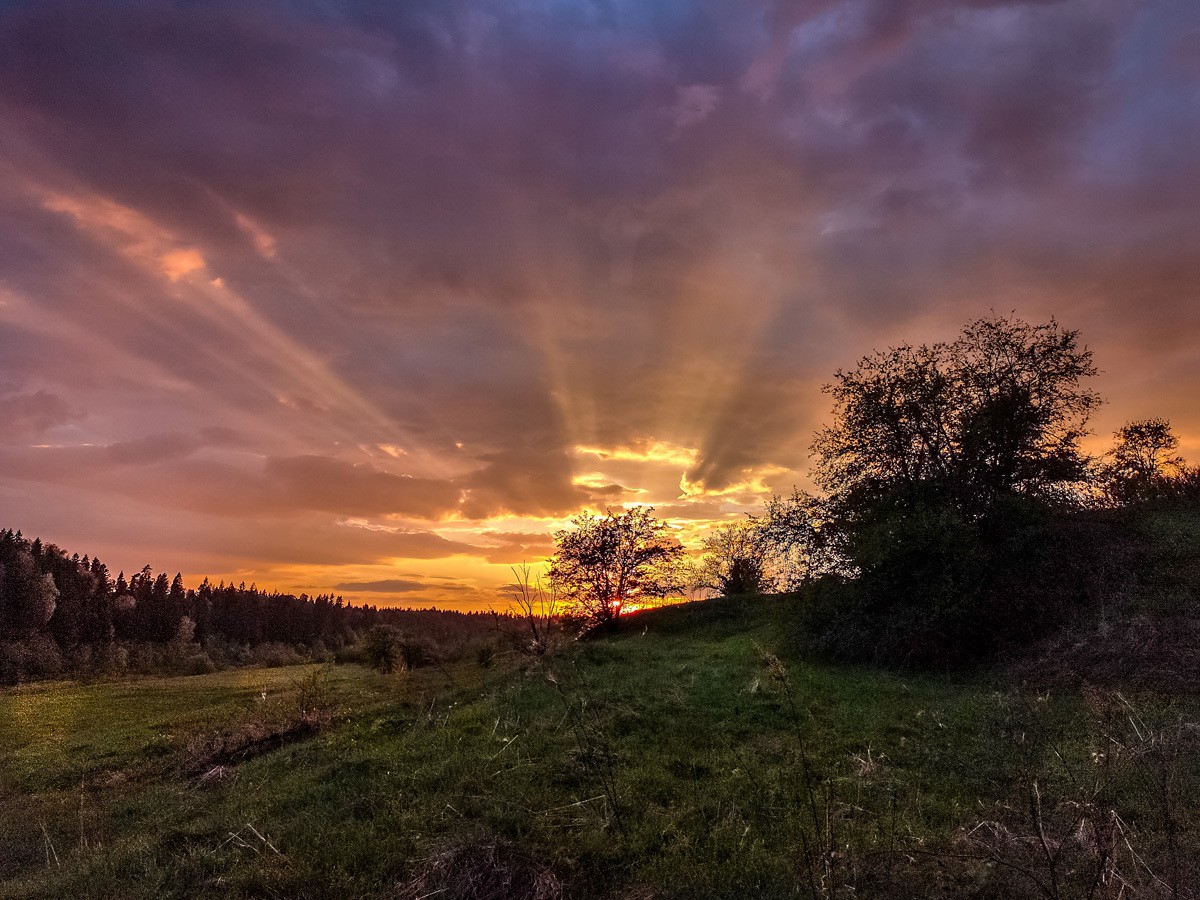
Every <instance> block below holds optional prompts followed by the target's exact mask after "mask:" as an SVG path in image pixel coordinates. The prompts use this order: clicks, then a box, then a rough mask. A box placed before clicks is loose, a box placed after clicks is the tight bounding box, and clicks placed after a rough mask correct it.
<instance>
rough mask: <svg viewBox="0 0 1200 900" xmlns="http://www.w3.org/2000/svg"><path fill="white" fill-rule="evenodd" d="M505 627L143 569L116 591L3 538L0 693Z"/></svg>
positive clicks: (451, 638) (305, 656)
mask: <svg viewBox="0 0 1200 900" xmlns="http://www.w3.org/2000/svg"><path fill="white" fill-rule="evenodd" d="M505 618H507V617H506V616H502V615H498V614H496V613H488V612H477V613H462V612H452V611H448V610H437V609H379V608H377V607H374V606H367V605H363V606H354V605H350V604H347V603H346V602H345V601H344V600H343V599H342V598H341V597H340V596H334V595H332V594H318V595H316V596H309V595H307V594H301V595H300V596H295V595H293V594H282V593H279V592H277V591H272V592H266V591H261V590H259V589H258V588H257V587H255V586H254V585H251V586H250V587H246V585H245V583H242V584H238V585H234V584H225V583H224V582H220V583H219V584H215V585H214V584H213V583H212V582H210V581H209V580H208V579H207V578H206V579H205V580H204V581H202V582H201V583H200V585H199V587H196V588H188V587H186V586H185V585H184V583H183V578H182V577H181V576H180V575H178V574H176V575H175V577H174V578H173V579H172V578H168V576H167V575H166V574H165V573H162V572H160V573H158V574H155V573H154V572H153V571H152V570H151V568H150V566H146V567H144V568H143V569H142V570H141V571H140V572H135V573H134V574H133V575H132V576H131V577H130V578H128V579H126V577H125V574H124V572H121V573H118V575H117V576H116V578H115V579H114V578H113V577H112V575H111V573H110V572H109V569H108V566H106V565H105V564H104V563H103V562H101V561H100V560H99V559H98V558H96V557H88V556H86V555H85V556H83V557H82V558H80V556H79V555H78V554H77V553H76V554H72V555H68V554H67V551H65V550H63V549H61V548H59V547H57V546H55V545H54V544H46V543H43V542H42V541H41V540H40V539H39V538H35V539H33V540H29V539H27V538H25V537H24V536H23V535H22V534H21V532H19V531H15V532H14V531H12V530H4V531H0V683H9V684H12V683H16V682H18V681H21V680H24V679H27V678H52V677H56V676H59V675H62V674H67V673H70V674H95V675H103V674H125V673H140V674H146V673H154V672H162V673H174V674H186V673H200V672H205V671H212V670H213V669H215V668H221V667H224V666H227V665H240V664H260V665H261V664H267V665H270V664H275V665H282V664H288V663H294V662H302V661H305V660H314V661H323V660H330V659H332V658H333V657H334V655H335V654H338V653H342V652H344V651H345V650H346V649H347V648H350V647H353V646H355V645H357V644H359V643H360V641H361V640H362V639H363V637H364V636H365V635H367V634H368V633H369V632H371V631H372V630H373V629H377V628H378V627H380V626H384V627H386V628H388V629H390V630H395V631H396V632H398V633H403V632H409V633H414V634H420V635H421V636H422V637H423V638H424V639H426V640H429V641H432V642H440V643H441V644H443V645H446V644H452V643H456V642H458V641H461V640H462V639H463V638H464V637H465V636H478V635H479V634H481V633H484V632H488V631H494V630H496V628H497V626H498V624H499V620H500V619H505Z"/></svg>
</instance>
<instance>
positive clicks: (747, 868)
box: [0, 599, 1200, 898]
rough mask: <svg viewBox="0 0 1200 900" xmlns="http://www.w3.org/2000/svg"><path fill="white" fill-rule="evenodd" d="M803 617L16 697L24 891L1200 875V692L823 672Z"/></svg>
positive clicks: (347, 892)
mask: <svg viewBox="0 0 1200 900" xmlns="http://www.w3.org/2000/svg"><path fill="white" fill-rule="evenodd" d="M793 602H797V601H794V600H793V601H789V600H786V599H775V600H771V599H757V600H724V601H717V602H709V603H705V604H693V605H688V606H685V607H677V608H671V609H665V610H660V611H656V612H653V613H642V614H638V615H634V616H629V617H627V618H626V620H625V621H624V623H623V630H622V633H620V634H617V635H613V636H610V637H606V638H604V639H601V640H596V641H592V642H589V643H586V644H581V645H575V646H572V647H569V648H567V649H566V650H565V651H563V652H562V653H560V654H559V655H557V656H555V657H553V658H551V659H547V660H541V661H530V660H523V659H515V658H511V657H509V658H501V659H499V660H497V661H496V662H495V664H494V665H493V666H491V667H490V668H486V669H484V668H479V667H478V666H474V665H461V666H459V667H456V668H453V669H449V670H437V669H429V670H421V671H419V672H418V673H414V674H407V675H396V676H383V675H378V674H376V673H373V672H368V671H366V670H362V669H359V668H355V667H337V668H334V669H331V670H316V669H309V670H306V671H303V672H301V670H297V669H291V670H253V671H240V672H231V673H218V674H214V675H205V676H198V677H193V678H181V679H173V680H169V681H132V682H117V683H97V684H91V685H77V684H53V685H34V686H27V687H23V688H19V689H13V690H8V691H4V692H3V693H0V803H2V804H3V805H4V808H5V809H6V810H11V811H12V813H11V814H9V815H6V816H5V817H3V818H2V819H0V879H5V880H3V881H2V882H0V897H40V896H47V897H48V896H66V895H79V896H145V897H151V896H153V897H165V896H200V895H211V894H214V893H220V894H222V895H227V896H396V897H419V896H429V895H433V896H439V897H451V896H462V897H497V898H498V897H506V896H530V897H556V896H566V897H584V898H587V897H731V898H732V897H747V896H758V897H792V896H811V895H816V896H836V895H842V896H849V893H848V892H849V890H850V889H851V888H853V889H854V890H855V891H856V892H857V894H858V895H860V896H888V895H890V896H912V895H914V894H916V895H922V896H937V895H939V894H941V895H945V896H972V895H975V896H997V895H1003V896H1023V895H1028V896H1046V895H1047V892H1048V891H1050V890H1053V891H1057V893H1051V894H1049V895H1050V896H1074V895H1076V894H1079V895H1082V896H1086V895H1087V894H1088V888H1089V886H1090V885H1091V884H1092V883H1095V884H1096V885H1097V886H1098V888H1099V889H1100V891H1099V893H1096V894H1095V896H1105V895H1106V894H1105V891H1107V890H1108V889H1109V888H1110V887H1112V886H1114V885H1117V884H1118V881H1117V880H1116V879H1118V878H1119V879H1124V880H1126V881H1128V882H1129V883H1131V884H1133V885H1135V886H1137V887H1140V888H1142V889H1143V891H1144V893H1145V895H1147V896H1154V895H1155V892H1158V893H1161V894H1162V895H1163V896H1171V893H1170V891H1171V890H1172V889H1173V888H1178V889H1179V890H1180V891H1182V890H1183V889H1184V888H1185V887H1186V886H1187V885H1189V884H1191V885H1194V883H1195V873H1194V872H1193V871H1192V869H1191V868H1190V867H1189V865H1187V864H1186V863H1185V862H1184V860H1187V859H1189V858H1190V857H1189V856H1188V855H1187V850H1188V848H1189V847H1193V848H1194V846H1195V842H1196V837H1197V835H1196V831H1195V823H1194V822H1192V821H1191V820H1189V818H1188V816H1189V815H1194V814H1193V813H1191V812H1190V810H1189V809H1188V808H1187V806H1188V804H1187V802H1186V801H1187V800H1188V799H1189V798H1194V797H1196V796H1200V792H1198V791H1197V787H1198V785H1200V754H1198V753H1197V748H1196V746H1195V730H1194V728H1193V727H1192V725H1191V724H1190V723H1193V722H1195V721H1196V718H1197V716H1196V713H1197V709H1196V705H1195V704H1194V702H1193V701H1187V700H1178V699H1175V700H1172V699H1170V698H1162V697H1153V696H1146V697H1141V698H1136V699H1131V698H1120V697H1118V696H1116V695H1113V696H1107V695H1101V694H1097V693H1087V694H1082V693H1081V694H1075V695H1065V696H1054V697H1037V696H1023V695H1021V694H1019V693H1016V692H1013V691H1010V690H1006V689H1001V688H997V686H995V685H992V684H988V683H986V682H982V681H970V680H967V681H946V680H938V679H931V678H916V677H908V676H898V675H892V674H881V673H877V672H869V671H862V670H852V669H834V668H829V667H823V666H817V665H812V664H808V663H806V662H804V661H802V660H798V659H794V658H790V657H789V655H788V654H787V652H786V650H785V648H786V647H787V646H789V641H788V631H789V624H788V623H789V622H790V621H791V619H792V615H791V610H790V609H789V604H790V603H793ZM298 672H300V674H298ZM1031 798H1036V800H1031ZM1043 837H1044V838H1045V841H1044V842H1043V840H1042V838H1043ZM1043 848H1049V849H1043ZM1126 848H1128V849H1126ZM1135 850H1136V852H1137V854H1138V856H1137V858H1135V857H1133V856H1131V855H1130V854H1131V853H1132V852H1133V851H1135ZM1139 860H1140V862H1139ZM1151 873H1152V874H1151ZM1098 874H1099V875H1103V876H1104V879H1105V880H1104V883H1103V884H1101V883H1100V881H1099V878H1098ZM439 892H440V893H439ZM997 892H998V893H997ZM1113 895H1114V896H1115V894H1113ZM1179 895H1180V896H1186V895H1185V894H1183V893H1180V894H1179Z"/></svg>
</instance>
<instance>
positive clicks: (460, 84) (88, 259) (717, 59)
mask: <svg viewBox="0 0 1200 900" xmlns="http://www.w3.org/2000/svg"><path fill="white" fill-rule="evenodd" d="M992 311H996V312H998V313H1002V314H1009V313H1015V314H1016V315H1017V316H1019V317H1021V318H1024V319H1026V320H1027V321H1032V322H1040V321H1045V320H1047V319H1048V318H1049V317H1051V316H1054V317H1056V318H1057V320H1058V321H1059V322H1060V323H1061V324H1062V325H1063V326H1064V327H1067V328H1071V329H1078V330H1079V331H1080V333H1081V337H1082V340H1083V341H1084V342H1085V343H1086V344H1087V345H1088V346H1089V347H1090V348H1091V349H1092V350H1093V351H1094V353H1095V359H1096V363H1097V365H1098V366H1099V367H1100V368H1101V369H1102V370H1103V371H1102V374H1101V375H1100V376H1098V377H1097V378H1096V379H1094V382H1093V387H1095V388H1096V389H1097V390H1099V391H1100V393H1101V394H1102V395H1103V396H1104V397H1105V398H1106V400H1107V401H1108V402H1107V404H1106V406H1105V407H1104V408H1103V409H1102V410H1101V411H1100V413H1099V414H1098V415H1097V416H1096V417H1095V418H1094V420H1093V426H1094V429H1095V432H1096V436H1095V438H1094V440H1093V442H1092V445H1091V446H1093V447H1094V448H1095V449H1097V450H1102V449H1104V447H1105V446H1107V444H1108V443H1109V440H1110V438H1111V434H1112V431H1113V430H1114V429H1115V428H1116V427H1118V426H1119V425H1120V424H1122V423H1123V422H1125V421H1127V420H1129V419H1135V418H1145V417H1149V416H1161V417H1165V418H1168V419H1170V421H1171V422H1172V424H1173V425H1174V427H1175V429H1176V431H1177V433H1179V435H1180V436H1181V439H1182V446H1181V450H1182V452H1183V454H1184V455H1185V456H1186V457H1188V458H1190V459H1191V460H1193V461H1200V403H1198V401H1200V4H1197V3H1196V2H1195V0H1059V2H1054V0H1048V2H1047V0H1038V2H1033V0H1029V2H1019V0H1018V2H1006V0H957V2H956V0H778V2H771V0H727V2H718V0H696V2H682V0H657V2H656V0H592V2H586V0H512V2H501V0H406V2H403V3H394V2H383V0H375V2H367V0H363V2H331V0H327V2H318V0H310V2H297V3H282V2H270V0H235V2H228V3H225V2H205V3H200V2H183V0H179V2H165V0H139V2H126V0H106V2H104V3H96V2H94V0H64V2H58V0H41V2H19V0H18V2H13V0H0V527H11V528H19V529H21V530H23V531H24V533H25V534H26V535H28V536H33V535H35V534H36V535H41V536H42V537H43V538H44V539H45V540H49V541H52V542H54V543H57V544H59V545H60V546H62V547H64V548H65V549H67V550H68V551H72V552H79V553H81V554H82V553H91V554H97V555H99V556H100V557H101V558H102V559H103V560H104V561H105V562H106V563H108V565H109V566H110V568H112V569H113V571H114V572H115V571H116V570H117V569H125V570H126V571H131V570H135V569H139V568H141V566H142V565H143V564H146V563H149V564H150V565H152V566H153V567H154V569H155V570H156V571H168V572H169V573H173V572H175V571H182V572H183V573H184V575H185V578H186V580H187V581H188V583H189V584H195V583H196V582H198V580H199V579H200V578H201V577H203V576H204V575H209V576H212V577H213V579H214V580H220V579H222V578H223V579H226V580H230V579H232V580H234V581H245V582H246V583H247V584H249V583H251V582H255V583H257V584H258V585H259V586H260V587H267V588H274V589H280V590H289V591H295V592H301V591H305V592H308V593H319V592H328V591H333V592H336V593H340V594H342V595H344V596H345V597H346V598H347V599H348V600H352V601H354V602H368V603H373V604H382V605H402V606H424V605H438V606H442V607H452V608H460V609H486V608H492V607H496V606H497V605H498V604H502V603H503V598H504V587H503V586H504V585H505V584H507V583H509V582H511V581H512V573H511V571H510V566H513V565H516V564H520V563H521V562H523V561H529V562H531V563H536V562H537V561H538V560H540V559H543V558H544V557H545V556H546V555H547V554H548V553H550V552H551V551H552V546H553V545H552V537H551V535H552V533H553V532H554V531H555V530H557V529H560V528H562V527H564V526H565V525H566V523H567V522H568V521H569V520H570V519H571V517H572V516H574V515H576V514H578V513H579V512H580V511H582V510H585V509H590V510H604V509H607V508H612V509H614V510H616V509H620V508H622V507H624V506H627V505H632V504H650V505H653V506H654V507H655V510H656V515H658V516H660V517H662V518H665V519H667V520H669V521H670V522H671V523H672V524H673V526H674V527H676V528H677V529H678V531H677V533H678V534H679V535H680V537H681V538H682V539H683V540H684V541H685V542H687V543H692V542H694V541H695V540H696V539H697V538H698V537H699V536H701V535H702V534H703V532H704V530H705V529H706V528H708V527H711V526H712V525H713V524H714V523H718V522H722V521H732V520H736V519H738V518H740V517H742V516H744V514H745V513H746V512H754V511H756V510H759V509H761V506H762V503H763V501H764V500H765V499H766V498H768V497H769V496H770V495H771V494H772V493H781V492H783V493H787V492H790V491H791V488H792V486H793V485H798V486H801V487H803V486H806V485H807V484H808V483H809V482H808V471H809V467H810V462H811V460H810V458H809V444H810V441H811V438H812V434H813V432H814V430H815V429H816V428H817V427H818V426H819V425H820V424H821V423H822V422H823V421H826V420H827V417H828V414H829V409H830V405H829V397H828V396H827V395H824V394H822V392H821V386H822V385H823V384H824V383H826V382H828V381H829V380H830V379H831V377H832V375H833V373H834V372H835V371H836V370H837V369H838V368H852V367H853V366H854V364H855V362H856V361H857V360H858V359H859V358H860V357H861V356H863V355H864V354H866V353H868V352H870V351H871V350H873V349H876V348H884V347H887V346H891V345H895V344H898V343H901V342H904V341H912V342H926V341H936V340H941V339H947V338H951V337H952V336H953V335H954V334H955V333H957V331H958V330H959V329H960V328H961V327H962V326H963V325H964V324H966V323H967V322H969V321H971V320H973V319H976V318H978V317H981V316H986V315H988V314H990V313H991V312H992Z"/></svg>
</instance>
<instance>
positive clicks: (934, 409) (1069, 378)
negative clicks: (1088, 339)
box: [813, 316, 1100, 518]
mask: <svg viewBox="0 0 1200 900" xmlns="http://www.w3.org/2000/svg"><path fill="white" fill-rule="evenodd" d="M1095 374H1096V368H1095V366H1093V364H1092V353H1091V351H1090V350H1088V349H1087V348H1086V347H1081V346H1080V344H1079V334H1078V332H1076V331H1070V330H1065V329H1063V328H1060V327H1059V325H1058V323H1057V322H1055V321H1054V320H1053V319H1051V320H1050V322H1048V323H1046V324H1044V325H1030V324H1028V323H1026V322H1023V321H1021V320H1020V319H1015V318H1011V319H1010V318H1005V317H1002V316H997V317H993V318H988V319H980V320H978V321H976V322H973V323H972V324H970V325H968V326H967V327H966V328H964V329H963V331H962V333H961V334H960V336H959V337H958V339H957V340H955V341H953V342H951V343H937V344H933V345H924V344H922V345H921V346H919V347H913V346H910V345H903V346H900V347H897V348H893V349H891V350H887V351H884V352H876V353H873V354H871V355H869V356H865V357H863V358H862V359H861V360H860V361H859V364H858V366H857V367H856V368H855V369H853V370H850V371H838V372H837V374H836V375H835V380H834V381H833V383H832V384H829V385H826V387H825V390H826V391H827V392H828V393H829V394H831V395H832V397H833V400H834V417H835V419H834V423H833V424H832V425H830V426H828V427H826V428H824V429H822V430H821V431H820V432H819V433H818V434H817V437H816V440H815V441H814V443H813V450H814V452H815V453H816V456H817V460H818V465H817V470H816V481H817V484H818V485H819V486H820V487H821V488H822V489H824V491H825V493H826V494H827V495H828V496H830V497H832V498H834V499H836V500H837V501H839V502H840V504H841V505H842V507H843V512H852V511H853V509H854V508H855V507H856V506H859V505H862V504H866V505H868V506H869V505H871V504H874V503H877V502H880V501H884V500H885V498H887V497H888V496H889V495H896V494H901V495H903V494H906V493H909V492H910V491H911V490H912V489H914V488H917V489H918V491H919V492H920V493H921V494H922V495H923V496H926V497H935V496H940V497H944V498H945V499H947V500H948V501H949V502H951V503H952V504H953V505H954V506H956V507H957V508H958V509H959V510H960V511H961V512H962V513H963V514H964V515H965V516H967V517H968V518H977V517H978V516H980V515H983V514H985V513H986V512H987V510H988V508H989V507H990V506H991V504H992V502H993V501H994V500H995V498H996V497H998V496H1000V495H1003V494H1009V493H1020V494H1024V495H1027V496H1034V495H1047V494H1051V493H1054V492H1055V491H1056V490H1058V489H1060V488H1062V487H1063V486H1065V485H1070V484H1071V483H1073V482H1077V481H1079V480H1080V479H1082V478H1083V477H1084V475H1085V474H1086V471H1087V462H1088V460H1087V457H1086V456H1085V455H1084V454H1083V453H1082V451H1081V450H1080V448H1079V441H1080V439H1081V438H1082V437H1083V436H1084V435H1085V434H1087V430H1086V425H1087V421H1088V419H1089V417H1090V415H1091V413H1092V411H1093V410H1094V409H1095V408H1096V406H1097V405H1098V404H1099V403H1100V398H1099V395H1097V394H1096V393H1095V392H1094V391H1091V390H1089V389H1087V388H1085V387H1084V386H1083V381H1084V379H1086V378H1089V377H1091V376H1093V375H1095Z"/></svg>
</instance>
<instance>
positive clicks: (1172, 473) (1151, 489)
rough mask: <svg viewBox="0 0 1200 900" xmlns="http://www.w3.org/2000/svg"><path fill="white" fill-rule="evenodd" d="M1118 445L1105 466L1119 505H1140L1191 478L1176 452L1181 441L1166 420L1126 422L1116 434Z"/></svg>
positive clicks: (1110, 491) (1107, 481)
mask: <svg viewBox="0 0 1200 900" xmlns="http://www.w3.org/2000/svg"><path fill="white" fill-rule="evenodd" d="M1113 436H1114V438H1115V439H1116V444H1115V445H1114V447H1113V449H1112V450H1111V451H1110V452H1109V453H1108V455H1107V457H1106V458H1105V460H1104V463H1103V464H1102V466H1101V469H1100V471H1101V478H1102V481H1103V485H1104V489H1105V491H1106V492H1107V493H1108V495H1109V496H1110V497H1111V498H1112V499H1113V500H1114V501H1115V502H1116V503H1119V504H1126V503H1136V502H1139V501H1144V500H1150V499H1153V498H1155V497H1161V496H1164V495H1167V494H1170V493H1171V492H1172V487H1174V486H1175V483H1176V482H1179V481H1181V480H1182V479H1183V478H1185V477H1186V475H1187V466H1186V465H1185V463H1184V461H1183V457H1181V456H1180V455H1179V454H1178V453H1176V452H1175V451H1176V450H1177V449H1178V447H1179V438H1177V437H1176V436H1175V433H1174V432H1173V431H1172V430H1171V423H1170V422H1168V421H1167V420H1166V419H1157V418H1152V419H1139V420H1136V421H1133V422H1126V423H1125V424H1124V425H1122V426H1121V427H1120V428H1118V429H1117V430H1116V432H1114V435H1113Z"/></svg>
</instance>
